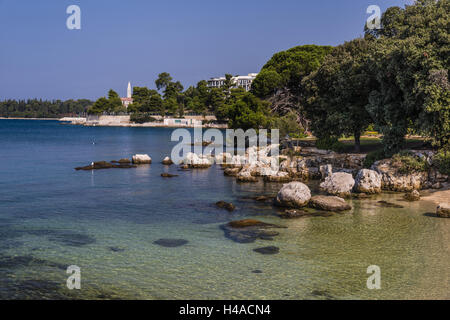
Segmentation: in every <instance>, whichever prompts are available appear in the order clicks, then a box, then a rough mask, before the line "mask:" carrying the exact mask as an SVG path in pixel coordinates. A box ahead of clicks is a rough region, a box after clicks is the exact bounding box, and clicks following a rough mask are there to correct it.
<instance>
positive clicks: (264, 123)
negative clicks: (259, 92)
mask: <svg viewBox="0 0 450 320" xmlns="http://www.w3.org/2000/svg"><path fill="white" fill-rule="evenodd" d="M226 115H227V118H228V119H229V120H228V125H229V127H230V128H232V129H243V130H248V129H255V130H258V129H261V128H268V127H269V126H270V122H271V119H270V114H269V107H268V103H267V102H264V101H262V100H260V99H259V98H257V97H255V96H254V95H253V94H251V93H245V94H243V95H242V97H240V98H239V100H237V101H236V102H234V103H233V104H231V105H230V106H228V107H227V109H226Z"/></svg>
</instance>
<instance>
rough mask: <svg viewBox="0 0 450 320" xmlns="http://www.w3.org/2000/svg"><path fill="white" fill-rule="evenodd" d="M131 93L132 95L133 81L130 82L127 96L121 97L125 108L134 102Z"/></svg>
mask: <svg viewBox="0 0 450 320" xmlns="http://www.w3.org/2000/svg"><path fill="white" fill-rule="evenodd" d="M131 95H132V91H131V82H128V88H127V97H126V98H120V100H122V105H124V106H125V108H128V106H129V105H130V104H132V103H133V98H132V97H131Z"/></svg>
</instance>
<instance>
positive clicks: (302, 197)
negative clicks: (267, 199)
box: [275, 182, 311, 208]
mask: <svg viewBox="0 0 450 320" xmlns="http://www.w3.org/2000/svg"><path fill="white" fill-rule="evenodd" d="M310 199H311V191H310V190H309V188H308V186H307V185H305V184H303V183H301V182H291V183H288V184H285V185H284V186H283V188H281V190H280V191H279V192H278V195H277V197H276V199H275V204H277V205H278V206H281V207H292V208H301V207H304V206H306V205H307V204H308V202H309V200H310Z"/></svg>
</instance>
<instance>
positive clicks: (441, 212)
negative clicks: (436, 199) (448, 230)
mask: <svg viewBox="0 0 450 320" xmlns="http://www.w3.org/2000/svg"><path fill="white" fill-rule="evenodd" d="M436 215H437V216H438V217H441V218H450V203H440V204H439V205H438V207H437V208H436Z"/></svg>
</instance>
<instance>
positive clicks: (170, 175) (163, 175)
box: [161, 173, 178, 178]
mask: <svg viewBox="0 0 450 320" xmlns="http://www.w3.org/2000/svg"><path fill="white" fill-rule="evenodd" d="M161 177H163V178H174V177H178V175H177V174H170V173H161Z"/></svg>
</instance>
